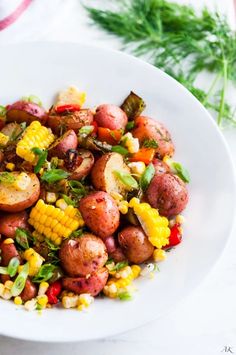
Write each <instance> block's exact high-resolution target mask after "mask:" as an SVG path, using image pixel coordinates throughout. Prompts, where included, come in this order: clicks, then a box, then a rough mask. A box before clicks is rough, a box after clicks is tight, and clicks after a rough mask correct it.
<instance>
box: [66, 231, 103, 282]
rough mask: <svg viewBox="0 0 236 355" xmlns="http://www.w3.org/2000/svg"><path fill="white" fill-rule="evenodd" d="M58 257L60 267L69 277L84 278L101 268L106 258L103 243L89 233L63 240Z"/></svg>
mask: <svg viewBox="0 0 236 355" xmlns="http://www.w3.org/2000/svg"><path fill="white" fill-rule="evenodd" d="M59 256H60V260H61V266H62V267H63V269H64V270H65V272H66V273H67V274H68V275H70V276H86V275H88V274H90V273H92V272H94V271H96V270H98V269H99V268H101V267H102V266H103V265H104V264H105V263H106V261H107V258H108V255H107V250H106V246H105V244H104V243H103V241H102V240H101V239H100V238H98V237H96V236H94V235H93V234H89V233H86V234H84V235H83V236H81V237H80V238H74V239H67V240H65V241H64V242H63V243H62V245H61V248H60V252H59Z"/></svg>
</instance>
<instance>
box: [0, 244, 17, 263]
mask: <svg viewBox="0 0 236 355" xmlns="http://www.w3.org/2000/svg"><path fill="white" fill-rule="evenodd" d="M0 249H1V262H0V265H1V266H8V264H9V262H10V260H11V259H12V258H15V257H16V258H18V259H19V261H21V259H20V255H19V253H18V251H17V249H16V247H15V245H14V244H4V241H2V242H1V243H0Z"/></svg>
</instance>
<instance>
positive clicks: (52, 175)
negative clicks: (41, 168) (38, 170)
mask: <svg viewBox="0 0 236 355" xmlns="http://www.w3.org/2000/svg"><path fill="white" fill-rule="evenodd" d="M69 175H70V174H69V173H67V172H66V171H65V170H62V169H51V170H48V171H45V173H44V174H43V175H42V176H41V180H42V181H45V182H48V183H49V184H52V183H54V182H57V181H60V180H62V179H66V178H67V177H68V176H69Z"/></svg>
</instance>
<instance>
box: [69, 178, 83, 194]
mask: <svg viewBox="0 0 236 355" xmlns="http://www.w3.org/2000/svg"><path fill="white" fill-rule="evenodd" d="M68 185H69V187H70V189H71V191H72V192H73V194H74V195H76V197H77V198H79V197H84V196H85V195H86V190H85V187H84V185H83V184H82V183H81V182H79V181H77V180H70V181H69V182H68Z"/></svg>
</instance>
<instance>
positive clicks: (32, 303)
mask: <svg viewBox="0 0 236 355" xmlns="http://www.w3.org/2000/svg"><path fill="white" fill-rule="evenodd" d="M24 307H25V309H26V310H27V311H29V312H31V311H34V310H35V309H36V307H37V300H36V299H35V298H32V299H31V300H30V301H27V302H25V304H24Z"/></svg>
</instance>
